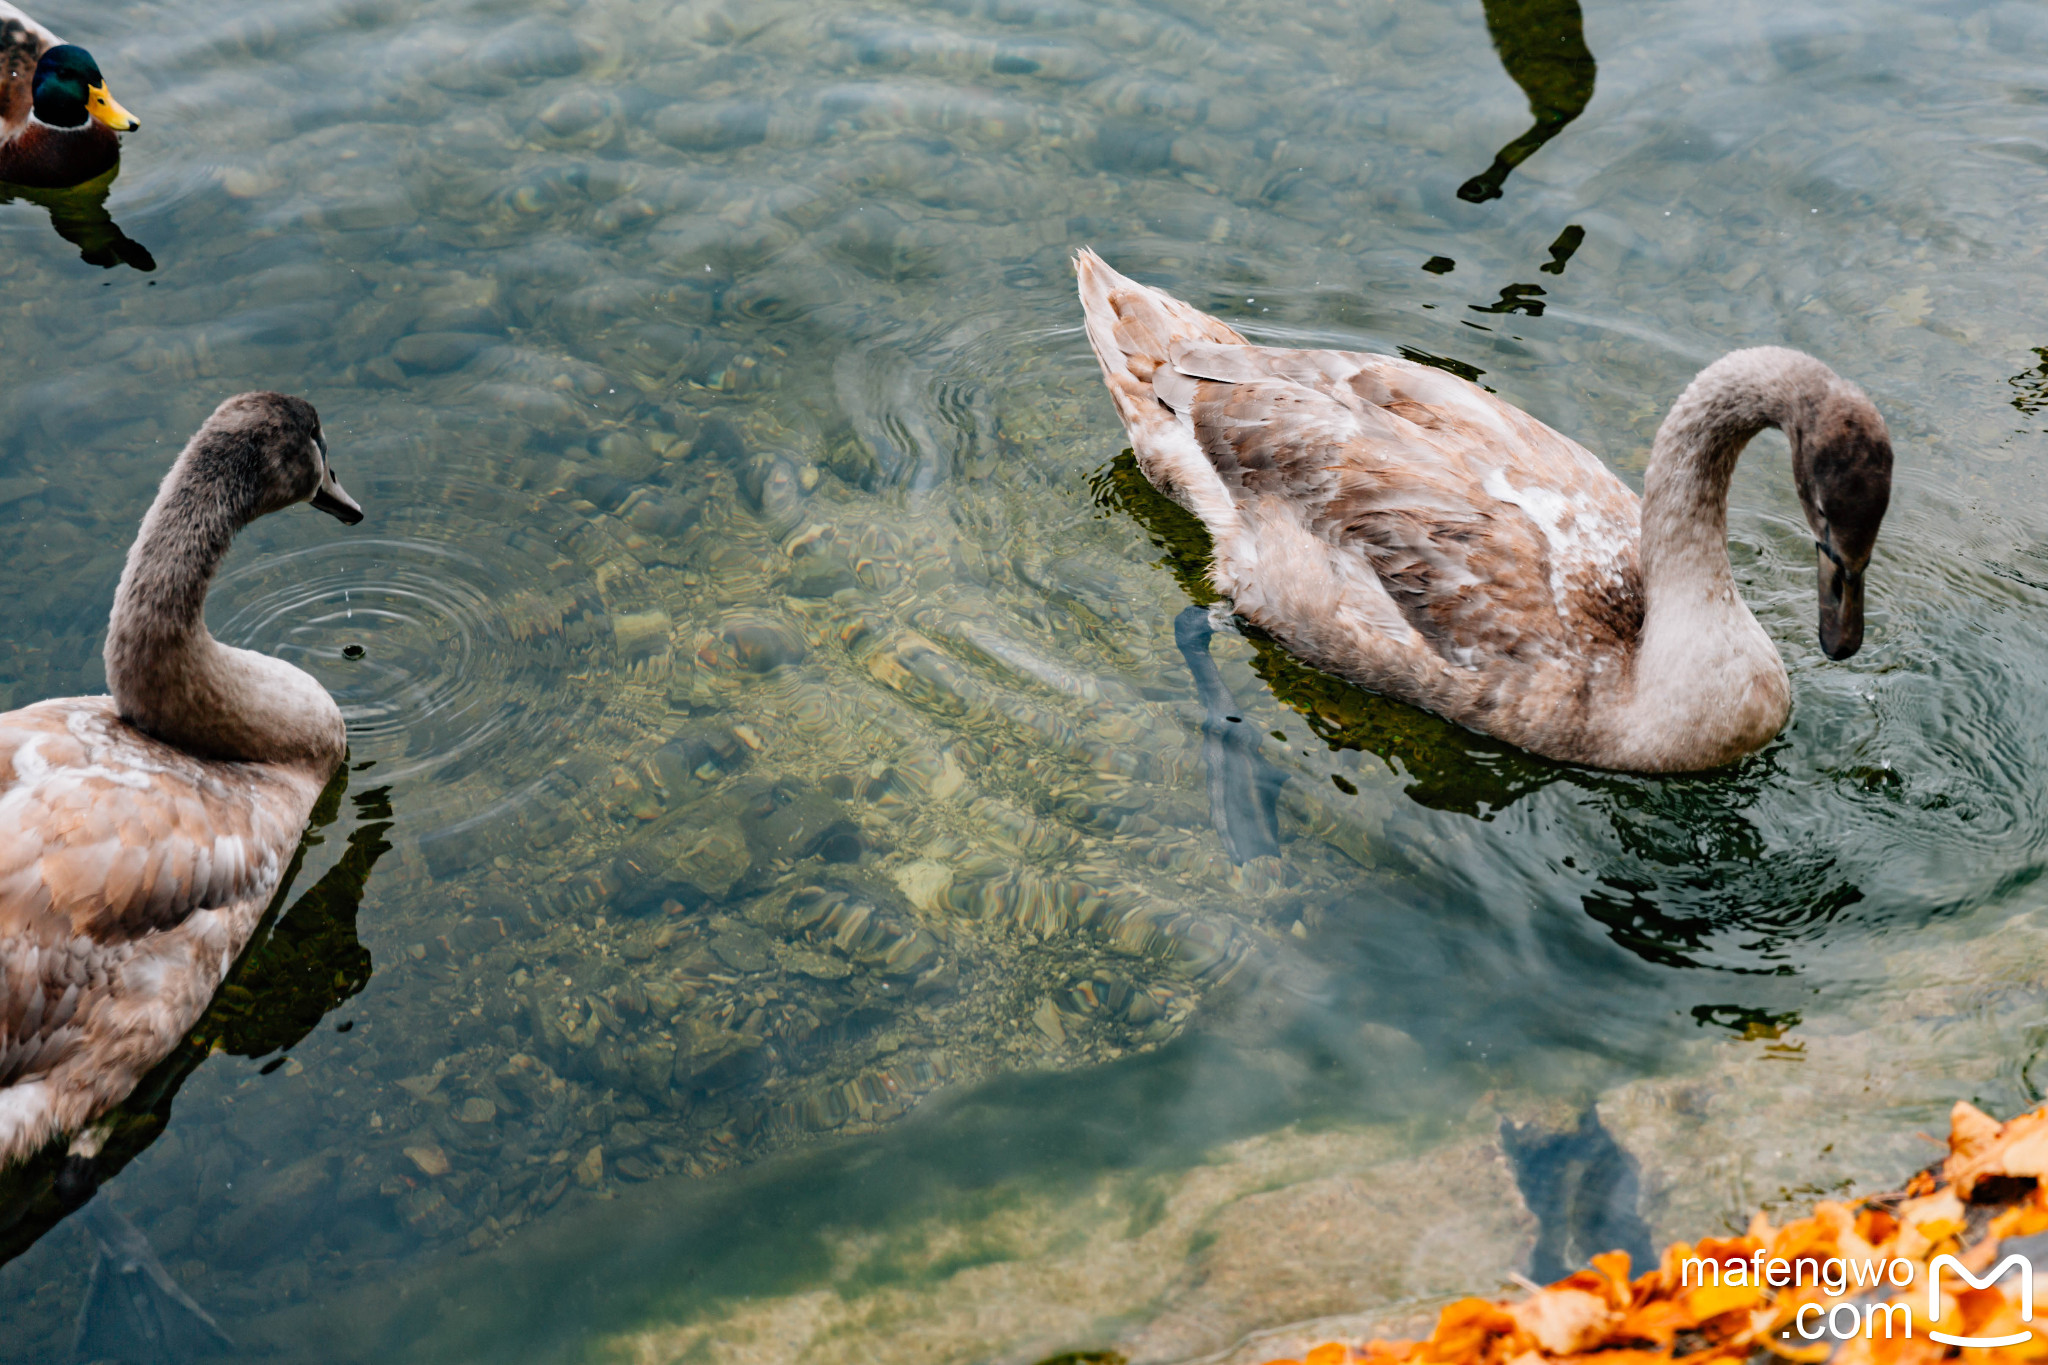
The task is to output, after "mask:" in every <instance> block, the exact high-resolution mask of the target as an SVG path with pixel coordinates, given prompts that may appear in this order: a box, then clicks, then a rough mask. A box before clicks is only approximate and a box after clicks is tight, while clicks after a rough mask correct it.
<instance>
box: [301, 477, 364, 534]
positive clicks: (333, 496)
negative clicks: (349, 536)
mask: <svg viewBox="0 0 2048 1365" xmlns="http://www.w3.org/2000/svg"><path fill="white" fill-rule="evenodd" d="M312 503H313V506H314V508H315V509H316V510H318V511H322V512H325V513H326V514H327V515H328V516H330V517H333V518H334V519H335V520H336V521H338V522H340V523H341V524H342V525H343V526H353V525H355V524H356V523H357V522H359V521H361V520H362V519H363V509H362V508H361V507H359V506H357V505H356V500H355V499H354V498H352V497H350V496H349V495H348V490H347V489H345V488H343V487H342V486H341V480H339V479H337V478H335V477H334V471H333V470H332V469H326V470H322V471H321V474H320V486H319V487H318V488H316V489H314V490H313V497H312Z"/></svg>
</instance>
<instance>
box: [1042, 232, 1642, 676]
mask: <svg viewBox="0 0 2048 1365" xmlns="http://www.w3.org/2000/svg"><path fill="white" fill-rule="evenodd" d="M1077 268H1078V270H1079V273H1080V277H1081V295H1082V301H1083V306H1084V309H1085V310H1086V313H1087V319H1088V336H1089V339H1090V341H1091V342H1093V343H1094V345H1095V349H1096V354H1097V357H1098V359H1100V361H1101V363H1102V367H1103V372H1104V375H1105V377H1106V378H1107V379H1108V380H1109V387H1110V390H1111V393H1112V394H1113V395H1114V396H1115V398H1116V402H1117V407H1118V411H1119V413H1120V414H1121V415H1122V416H1123V418H1124V424H1125V427H1126V429H1127V430H1128V431H1129V432H1130V434H1131V439H1132V443H1133V445H1134V447H1135V448H1136V451H1137V455H1138V459H1139V463H1140V466H1141V467H1142V468H1143V469H1144V471H1145V473H1146V475H1147V477H1148V478H1151V480H1152V481H1153V483H1154V484H1155V485H1157V486H1159V487H1160V488H1161V489H1162V491H1165V492H1167V493H1168V494H1169V495H1170V496H1174V497H1176V498H1177V499H1179V500H1180V501H1181V502H1183V503H1184V504H1185V505H1187V506H1188V507H1189V510H1191V511H1193V512H1195V513H1196V515H1197V516H1200V517H1201V518H1202V519H1203V521H1204V522H1206V523H1208V524H1209V527H1210V530H1211V532H1212V533H1213V534H1215V535H1216V537H1217V539H1218V542H1219V546H1221V543H1222V542H1223V541H1224V539H1225V537H1226V536H1227V535H1229V534H1230V533H1231V532H1232V531H1233V530H1236V529H1239V528H1240V527H1242V525H1243V524H1244V523H1245V519H1246V518H1247V517H1255V518H1256V520H1258V522H1259V523H1260V525H1261V527H1262V533H1264V534H1268V535H1270V533H1271V528H1272V523H1273V517H1274V515H1275V513H1274V509H1287V510H1288V511H1290V512H1291V513H1292V514H1293V515H1294V516H1295V517H1297V518H1298V519H1299V520H1300V522H1301V524H1302V526H1303V527H1304V528H1305V529H1306V530H1307V531H1308V532H1309V534H1311V535H1312V536H1314V537H1315V538H1316V539H1317V540H1318V541H1320V542H1322V543H1323V544H1325V545H1327V546H1328V547H1330V548H1331V549H1332V550H1343V551H1349V552H1352V553H1355V554H1357V555H1359V556H1360V557H1362V558H1363V559H1364V560H1365V561H1366V562H1367V563H1368V564H1369V565H1370V566H1371V568H1372V570H1373V572H1374V574H1375V575H1376V576H1377V577H1378V579H1379V582H1380V586H1381V587H1382V588H1383V589H1385V591H1386V593H1387V595H1388V597H1389V598H1390V599H1391V600H1392V602H1393V604H1394V605H1395V606H1396V607H1398V609H1399V611H1400V614H1401V616H1402V617H1403V618H1404V619H1405V620H1406V621H1407V623H1408V624H1409V625H1410V626H1411V627H1412V628H1413V630H1414V631H1415V633H1416V635H1417V636H1418V637H1419V640H1420V641H1421V642H1423V643H1426V646H1427V647H1428V648H1429V650H1430V651H1431V652H1432V653H1434V654H1435V655H1436V656H1437V657H1438V659H1440V660H1441V662H1442V663H1443V664H1446V665H1449V666H1451V667H1453V668H1456V669H1460V670H1464V669H1469V668H1471V667H1473V666H1475V664H1476V663H1479V662H1483V661H1509V662H1514V663H1521V664H1525V665H1539V664H1543V663H1546V662H1559V661H1563V660H1567V659H1573V660H1583V659H1584V658H1585V657H1586V656H1587V655H1588V654H1592V655H1596V656H1597V655H1601V654H1608V653H1612V654H1615V655H1617V656H1621V655H1625V654H1626V652H1627V650H1628V648H1629V647H1630V646H1632V644H1633V642H1634V639H1635V636H1636V634H1637V632H1638V631H1639V630H1640V628H1641V622H1642V591H1641V580H1640V572H1639V569H1638V565H1637V562H1636V548H1635V547H1636V539H1637V526H1638V516H1637V504H1636V499H1635V496H1634V495H1633V494H1632V493H1630V492H1629V490H1628V489H1627V488H1626V487H1625V486H1624V485H1623V484H1622V483H1621V482H1620V480H1618V479H1616V478H1615V477H1614V475H1613V474H1612V473H1610V472H1609V471H1608V470H1607V469H1606V467H1605V466H1603V465H1602V464H1601V463H1600V462H1599V461H1598V460H1597V459H1595V458H1594V457H1593V456H1592V455H1591V454H1590V453H1588V452H1587V451H1586V450H1585V449H1583V448H1582V447H1580V446H1579V445H1577V444H1576V443H1574V442H1572V441H1570V440H1568V439H1566V438H1565V437H1563V436H1561V435H1559V434H1558V433H1557V432H1555V431H1552V430H1551V429H1550V428H1549V427H1547V426H1545V425H1544V424H1543V423H1541V422H1539V421H1537V420H1536V419H1535V418H1533V417H1530V416H1529V415H1528V414H1526V413H1524V412H1521V411H1519V410H1518V409H1516V408H1514V407H1512V406H1511V405H1509V404H1507V403H1504V402H1502V401H1500V400H1499V399H1498V398H1496V397H1494V396H1493V395H1492V394H1489V393H1487V392H1486V391H1485V390H1483V389H1481V388H1480V387H1479V386H1478V385H1476V384H1471V383H1468V382H1467V381H1465V380H1463V379H1460V378H1458V377H1456V376H1454V375H1450V374H1446V373H1444V372H1443V371H1441V370H1437V369H1433V368H1430V367H1428V366H1424V365H1418V364H1415V363H1412V362H1410V361H1406V360H1399V359H1395V358H1393V357H1389V356H1376V355H1363V354H1356V353H1352V352H1344V351H1298V350H1280V349H1273V348H1268V347H1260V346H1253V345H1250V344H1249V343H1247V342H1246V341H1245V340H1244V339H1243V338H1242V337H1239V336H1238V335H1237V334H1236V333H1235V332H1232V331H1230V329H1229V328H1227V327H1224V326H1223V324H1221V323H1219V322H1216V321H1215V320H1213V319H1210V318H1207V317H1204V316H1203V315H1202V314H1200V313H1197V312H1195V310H1194V309H1192V308H1189V307H1188V306H1187V305H1186V304H1183V303H1181V302H1180V301H1178V300H1176V299H1173V298H1171V297H1169V296H1167V295H1165V294H1162V293H1160V292H1159V291H1157V290H1154V289H1150V288H1147V287H1146V286H1144V285H1141V284H1137V283H1136V282H1134V281H1131V280H1128V279H1125V278H1124V277H1123V276H1121V275H1118V274H1117V273H1116V272H1115V271H1113V270H1111V269H1110V268H1109V267H1108V266H1107V265H1105V264H1103V263H1102V261H1101V259H1100V258H1099V257H1097V256H1095V255H1094V253H1092V252H1083V253H1082V254H1081V256H1080V258H1079V260H1078V261H1077ZM1219 334H1220V335H1219ZM1219 503H1221V504H1226V505H1227V510H1226V511H1225V512H1224V514H1223V515H1222V516H1220V517H1218V516H1215V515H1213V509H1214V508H1216V507H1217V505H1218V504H1219ZM1255 550H1256V546H1253V547H1248V548H1247V550H1246V551H1243V552H1240V553H1239V554H1238V556H1237V558H1238V560H1239V561H1240V562H1239V563H1238V564H1237V565H1235V566H1234V568H1233V567H1228V566H1223V565H1221V564H1219V573H1227V572H1238V573H1240V574H1242V575H1243V577H1244V578H1245V579H1246V581H1245V582H1243V583H1228V582H1221V581H1219V582H1218V585H1217V586H1218V587H1219V588H1220V589H1222V590H1223V591H1224V592H1226V593H1229V594H1232V595H1233V596H1239V595H1240V594H1241V589H1243V588H1246V587H1251V586H1255V584H1254V583H1253V581H1252V580H1253V579H1254V578H1255V572H1256V565H1255V564H1253V563H1249V562H1243V561H1245V560H1246V558H1247V556H1248V555H1249V554H1251V553H1254V552H1255ZM1220 558H1222V556H1219V559H1220ZM1248 614H1252V615H1253V619H1255V620H1256V619H1257V616H1256V614H1255V613H1248ZM1400 643H1401V642H1399V641H1397V640H1396V641H1390V644H1394V645H1399V644H1400ZM1325 662H1329V661H1327V660H1326V661H1325ZM1387 666H1388V665H1387V663H1386V661H1384V660H1382V661H1377V662H1376V663H1375V664H1374V665H1373V668H1372V669H1370V670H1354V671H1381V670H1384V669H1386V668H1387ZM1402 671H1403V672H1409V673H1412V671H1413V670H1412V668H1411V669H1404V670H1402ZM1424 672H1425V673H1427V672H1429V670H1427V669H1425V670H1424ZM1494 677H1495V679H1497V680H1499V681H1501V682H1503V683H1506V684H1508V685H1509V686H1510V687H1512V688H1514V689H1516V690H1519V691H1522V692H1529V691H1530V689H1529V688H1528V686H1527V679H1517V680H1510V679H1508V678H1507V677H1506V675H1504V674H1499V673H1496V674H1495V675H1494ZM1434 686H1436V685H1435V684H1432V683H1430V682H1428V681H1427V680H1426V679H1424V680H1422V681H1419V682H1417V683H1416V684H1414V686H1413V687H1410V688H1404V689H1403V691H1404V692H1406V691H1414V690H1416V689H1417V688H1419V689H1421V690H1422V691H1429V690H1431V689H1432V688H1433V687H1434ZM1492 690H1493V689H1492V688H1491V687H1490V686H1489V687H1486V688H1482V689H1481V691H1492ZM1416 699H1424V700H1426V699H1425V698H1422V697H1419V696H1418V697H1417V698H1416ZM1469 704H1471V705H1475V706H1478V707H1480V708H1481V709H1487V708H1488V707H1490V705H1491V703H1490V702H1489V701H1488V700H1486V699H1485V698H1483V697H1478V696H1474V697H1472V698H1470V701H1469Z"/></svg>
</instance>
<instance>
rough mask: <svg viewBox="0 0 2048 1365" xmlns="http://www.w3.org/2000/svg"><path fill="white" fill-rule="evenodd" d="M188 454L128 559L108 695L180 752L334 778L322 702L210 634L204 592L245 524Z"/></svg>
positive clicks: (223, 488)
mask: <svg viewBox="0 0 2048 1365" xmlns="http://www.w3.org/2000/svg"><path fill="white" fill-rule="evenodd" d="M195 449H196V444H195V446H194V447H188V448H187V449H186V451H185V453H184V454H183V455H181V456H180V457H179V459H178V462H177V463H176V464H175V465H173V466H172V467H171V472H170V473H169V474H168V475H166V476H165V478H164V482H163V486H162V487H161V488H159V489H158V490H157V496H156V501H155V502H154V503H152V504H151V505H150V509H149V512H148V513H147V515H145V516H144V517H143V519H142V529H141V531H140V532H139V533H138V534H137V536H136V538H135V544H134V545H133V546H131V547H130V548H129V551H128V562H127V567H126V568H125V569H123V570H122V573H121V585H120V587H119V588H117V589H116V590H115V592H114V610H113V613H112V615H111V616H110V617H109V618H108V621H107V646H106V663H107V690H108V691H109V692H111V693H112V694H113V698H114V704H115V708H116V709H117V710H118V711H119V712H120V714H121V717H122V718H123V719H124V720H127V721H129V722H130V723H131V724H133V725H135V726H137V727H138V728H140V729H142V730H145V731H147V732H148V733H150V734H152V735H154V736H156V737H157V738H158V739H161V740H164V741H166V742H167V743H170V744H173V745H176V746H177V747H178V748H180V749H184V750H187V751H188V752H191V753H195V754H199V755H201V756H203V757H208V758H223V759H241V760H247V761H251V762H303V763H307V764H310V765H312V766H315V767H321V766H327V767H331V766H332V764H333V763H334V762H336V761H339V759H340V758H341V756H342V752H343V749H344V745H345V740H344V736H343V731H342V722H341V713H340V711H339V709H338V708H336V706H335V705H334V701H333V699H332V698H331V697H329V696H328V695H327V693H326V691H325V690H324V689H323V688H321V687H320V685H319V684H318V683H316V682H314V680H313V679H312V678H311V677H309V676H307V675H306V674H305V673H303V672H301V671H300V670H298V669H296V668H293V667H292V666H291V665H290V664H287V663H285V662H284V661H283V660H281V659H273V658H269V657H268V656H265V655H261V654H254V653H251V652H249V651H248V650H241V649H231V648H229V647H227V646H225V645H223V644H221V643H220V642H219V641H217V640H215V639H214V638H213V634H212V632H210V631H208V630H207V628H206V592H207V588H208V587H209V586H211V584H212V582H213V575H214V572H215V571H216V570H217V569H219V567H220V563H221V560H222V559H223V558H224V557H225V556H226V555H227V552H228V546H229V545H230V544H232V543H233V541H234V538H235V533H236V532H237V531H239V530H240V529H241V528H242V527H243V526H244V525H246V524H247V522H248V521H249V520H250V517H249V515H248V514H247V513H246V512H245V511H244V510H243V509H241V508H239V507H237V506H236V505H235V498H234V490H233V489H232V488H231V487H230V486H229V485H228V483H227V482H226V481H225V480H222V479H220V478H217V477H212V476H210V474H209V472H208V468H207V466H206V465H205V464H204V463H203V462H202V461H200V460H199V459H197V458H195Z"/></svg>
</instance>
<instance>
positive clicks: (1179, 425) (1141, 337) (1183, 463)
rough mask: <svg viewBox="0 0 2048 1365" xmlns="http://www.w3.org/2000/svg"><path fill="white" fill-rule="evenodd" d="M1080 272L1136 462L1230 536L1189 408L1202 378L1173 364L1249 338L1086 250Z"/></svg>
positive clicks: (1232, 514) (1223, 498) (1225, 498)
mask: <svg viewBox="0 0 2048 1365" xmlns="http://www.w3.org/2000/svg"><path fill="white" fill-rule="evenodd" d="M1074 273H1075V274H1076V275H1077V276H1079V278H1080V288H1081V311H1082V314H1083V315H1084V317H1085V319H1086V322H1087V328H1088V342H1089V344H1090V345H1091V346H1093V347H1094V348H1095V358H1096V359H1097V360H1098V361H1100V362H1102V378H1103V382H1104V383H1106V384H1107V385H1108V386H1109V394H1110V397H1111V398H1112V399H1114V400H1115V401H1116V411H1117V416H1119V417H1121V418H1122V419H1123V423H1124V430H1125V431H1127V432H1129V433H1130V437H1131V448H1132V449H1133V450H1135V451H1136V452H1137V455H1138V467H1139V468H1140V469H1142V470H1144V471H1145V477H1146V478H1147V479H1150V480H1151V481H1152V486H1153V487H1154V488H1157V489H1158V490H1159V491H1160V492H1162V493H1164V494H1166V496H1168V497H1170V498H1172V499H1173V500H1174V501H1175V502H1178V503H1179V504H1180V505H1181V506H1183V507H1185V508H1187V509H1188V510H1189V511H1190V512H1193V513H1194V514H1195V515H1196V516H1198V517H1200V518H1201V519H1202V521H1203V522H1204V523H1206V524H1207V525H1208V527H1209V533H1210V534H1211V535H1212V536H1214V537H1216V538H1217V540H1218V541H1219V542H1221V541H1223V540H1225V539H1226V538H1227V537H1229V536H1230V535H1231V534H1232V533H1233V532H1234V531H1235V530H1236V529H1237V523H1238V517H1237V509H1236V507H1235V504H1234V503H1233V502H1232V501H1231V498H1230V495H1229V494H1228V492H1226V491H1225V489H1224V487H1223V482H1222V480H1221V479H1219V478H1218V477H1217V475H1216V469H1215V466H1213V465H1211V464H1210V463H1209V458H1208V456H1206V455H1204V454H1203V453H1202V448H1201V444H1200V442H1198V441H1197V440H1196V439H1195V433H1194V425H1193V421H1192V418H1191V416H1190V414H1189V409H1190V408H1191V407H1192V406H1193V403H1194V397H1195V387H1196V384H1197V382H1198V381H1197V380H1195V379H1194V378H1192V377H1190V376H1188V375H1185V374H1182V373H1181V372H1180V371H1179V370H1177V369H1175V368H1174V366H1173V365H1172V364H1171V363H1170V362H1171V358H1172V356H1173V354H1174V352H1175V350H1176V349H1177V348H1179V347H1182V346H1186V345H1190V344H1193V343H1200V342H1208V343H1212V344H1215V345H1221V346H1244V345H1248V344H1249V343H1248V342H1246V341H1245V339H1244V338H1243V337H1241V336H1239V335H1238V334H1237V333H1236V332H1233V331H1231V330H1230V328H1228V327H1226V326H1224V325H1223V324H1222V323H1220V322H1218V321H1217V320H1216V319H1214V318H1212V317H1210V316H1208V315H1207V314H1205V313H1200V312H1197V311H1196V310H1195V309H1193V308H1190V307H1189V306H1188V305H1187V304H1185V303H1182V302H1181V301H1180V300H1179V299H1177V298H1175V297H1173V296H1172V295H1171V294H1167V293H1162V292H1161V291H1160V290H1157V289H1153V288H1151V287H1150V286H1148V285H1142V284H1139V283H1138V282H1137V281H1136V280H1133V279H1129V278H1126V277H1125V276H1123V275H1119V274H1117V272H1116V271H1114V270H1111V269H1110V268H1109V266H1108V264H1107V263H1105V262H1104V261H1103V259H1102V258H1101V257H1100V256H1098V255H1096V254H1095V253H1094V252H1093V251H1091V250H1089V249H1088V248H1087V247H1083V248H1081V250H1080V251H1078V252H1076V253H1075V254H1074ZM1219 586H1221V585H1220V583H1219ZM1226 591H1227V589H1226Z"/></svg>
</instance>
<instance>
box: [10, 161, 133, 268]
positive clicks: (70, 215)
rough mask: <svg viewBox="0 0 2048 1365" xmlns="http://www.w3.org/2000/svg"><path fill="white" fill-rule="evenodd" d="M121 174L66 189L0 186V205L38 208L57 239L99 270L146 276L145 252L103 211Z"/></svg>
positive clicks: (118, 171) (107, 174)
mask: <svg viewBox="0 0 2048 1365" xmlns="http://www.w3.org/2000/svg"><path fill="white" fill-rule="evenodd" d="M120 174H121V168H120V167H119V166H116V167H113V168H112V169H111V170H108V171H106V172H104V173H103V174H100V175H97V176H94V177H93V178H92V179H91V180H88V181H86V182H85V183H84V184H83V185H72V186H70V187H69V188H66V189H36V188H33V187H31V186H28V185H9V184H6V183H4V182H0V204H11V203H14V202H16V201H17V200H18V201H20V202H22V203H27V204H39V205H41V206H42V208H43V211H44V212H45V213H48V214H49V215H50V226H51V227H53V228H55V229H56V231H57V235H58V236H59V237H62V238H63V239H64V240H65V241H67V242H69V243H71V244H72V245H73V246H75V247H77V248H78V258H79V259H80V260H82V261H84V262H85V263H86V264H87V265H96V266H99V267H100V268H101V269H103V270H112V269H113V268H114V267H116V266H122V265H125V266H128V267H130V268H132V269H135V270H140V271H143V272H144V273H147V272H149V271H152V270H154V269H156V258H155V257H154V256H152V255H150V254H149V248H148V247H146V246H144V245H143V244H142V243H140V242H138V241H136V240H135V239H134V238H133V237H130V236H129V235H128V234H127V233H125V232H123V231H121V225H120V224H119V223H117V222H115V221H114V215H113V214H111V213H109V212H108V211H107V195H108V194H109V193H110V192H112V190H113V188H114V180H115V178H116V177H117V176H119V175H120Z"/></svg>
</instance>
